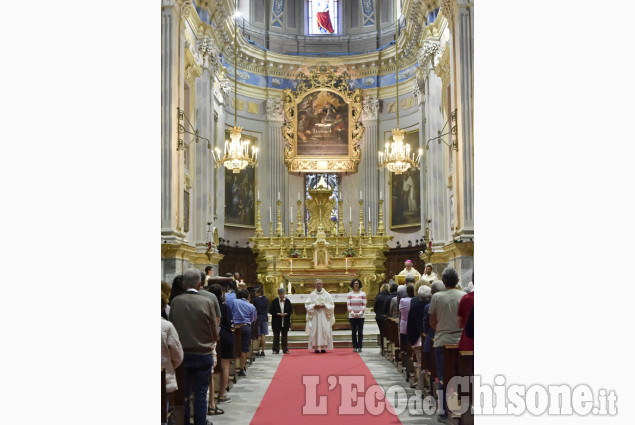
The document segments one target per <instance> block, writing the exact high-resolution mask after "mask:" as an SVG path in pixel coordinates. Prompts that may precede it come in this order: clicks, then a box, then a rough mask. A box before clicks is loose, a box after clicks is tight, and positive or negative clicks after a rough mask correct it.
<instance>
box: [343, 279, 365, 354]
mask: <svg viewBox="0 0 635 425" xmlns="http://www.w3.org/2000/svg"><path fill="white" fill-rule="evenodd" d="M351 289H352V291H350V292H349V293H348V297H347V299H346V307H347V308H348V321H349V322H350V324H351V332H352V334H353V351H354V352H356V353H361V352H362V342H363V340H364V312H365V310H366V294H365V293H364V291H362V281H361V280H359V279H357V278H355V279H353V281H352V282H351Z"/></svg>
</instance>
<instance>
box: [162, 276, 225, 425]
mask: <svg viewBox="0 0 635 425" xmlns="http://www.w3.org/2000/svg"><path fill="white" fill-rule="evenodd" d="M183 286H184V287H185V292H184V293H183V294H181V295H179V296H178V297H175V298H174V300H172V308H171V309H170V321H171V322H172V324H173V325H174V327H175V328H176V331H177V332H178V334H179V338H180V340H181V345H182V346H183V352H184V356H183V368H184V371H185V373H184V375H185V408H184V413H185V423H186V424H189V423H190V394H192V391H193V392H194V425H205V423H206V416H207V400H206V396H207V390H208V388H209V381H210V379H209V377H210V373H211V370H212V367H213V366H214V357H213V356H212V349H213V348H212V347H213V344H214V343H215V342H216V341H218V327H217V326H218V322H217V320H216V312H215V310H214V305H213V304H212V301H211V300H210V299H209V298H207V297H204V296H201V295H199V293H198V290H199V289H200V287H201V273H200V272H199V271H198V270H195V269H189V270H186V271H185V275H184V283H183Z"/></svg>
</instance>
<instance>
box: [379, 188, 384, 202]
mask: <svg viewBox="0 0 635 425" xmlns="http://www.w3.org/2000/svg"><path fill="white" fill-rule="evenodd" d="M379 199H380V200H381V199H384V198H383V192H382V191H381V190H380V191H379Z"/></svg>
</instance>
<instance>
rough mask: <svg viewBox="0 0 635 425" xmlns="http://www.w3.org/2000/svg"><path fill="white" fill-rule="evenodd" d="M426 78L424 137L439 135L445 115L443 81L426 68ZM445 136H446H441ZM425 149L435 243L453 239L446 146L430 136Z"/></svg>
mask: <svg viewBox="0 0 635 425" xmlns="http://www.w3.org/2000/svg"><path fill="white" fill-rule="evenodd" d="M428 75H429V77H428V80H427V81H426V88H427V93H426V108H425V109H426V126H425V129H426V140H430V139H432V138H434V137H437V136H438V132H439V131H440V130H441V129H442V128H443V125H444V118H443V113H442V112H441V105H442V96H443V86H442V81H441V79H440V78H439V77H437V76H436V74H434V73H433V72H429V74H428ZM444 139H445V140H447V137H445V138H444ZM428 147H429V149H428V150H426V151H425V155H426V158H425V166H426V167H427V180H428V184H427V186H426V189H427V190H428V191H429V192H428V196H427V203H428V208H429V211H430V217H429V218H431V219H432V223H431V227H430V230H431V232H432V236H431V237H432V239H433V240H434V243H435V245H445V244H447V243H450V242H452V235H451V232H450V209H449V205H448V203H449V195H450V193H449V189H448V171H449V170H448V169H447V164H448V159H449V158H448V157H449V155H450V151H449V147H448V146H447V145H445V144H444V143H440V144H439V142H438V141H436V140H433V141H431V142H430V144H429V145H428ZM424 230H425V228H424Z"/></svg>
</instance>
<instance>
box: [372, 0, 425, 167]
mask: <svg viewBox="0 0 635 425" xmlns="http://www.w3.org/2000/svg"><path fill="white" fill-rule="evenodd" d="M398 29H399V15H398V14H397V1H395V80H396V87H397V128H394V129H393V130H392V140H393V141H392V143H389V142H386V148H385V149H384V152H382V151H379V152H378V165H379V168H384V167H385V168H386V169H387V170H388V171H390V172H391V173H395V174H401V173H403V172H405V171H408V170H409V169H410V168H413V169H416V168H418V167H419V161H420V159H421V154H422V153H423V150H422V149H419V152H418V154H417V155H416V157H415V153H414V152H410V145H409V144H407V143H404V142H403V139H404V135H405V132H404V131H403V130H401V129H399V52H398V51H397V47H398V35H397V34H398V33H397V31H398Z"/></svg>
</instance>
